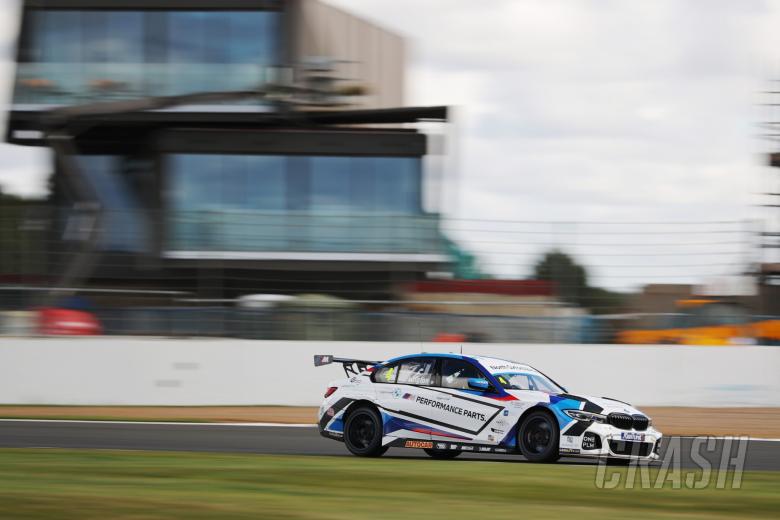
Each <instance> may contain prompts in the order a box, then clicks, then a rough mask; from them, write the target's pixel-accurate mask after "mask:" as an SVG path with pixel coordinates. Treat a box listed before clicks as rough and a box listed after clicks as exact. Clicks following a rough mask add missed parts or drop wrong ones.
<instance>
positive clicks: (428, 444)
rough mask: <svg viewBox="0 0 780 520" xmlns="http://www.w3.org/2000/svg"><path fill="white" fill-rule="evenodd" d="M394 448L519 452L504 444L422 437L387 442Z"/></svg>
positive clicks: (469, 451) (470, 451)
mask: <svg viewBox="0 0 780 520" xmlns="http://www.w3.org/2000/svg"><path fill="white" fill-rule="evenodd" d="M386 446H390V447H392V448H416V449H435V450H457V451H462V452H466V453H513V454H518V453H519V452H518V451H517V450H514V449H512V448H506V447H502V446H492V445H488V444H471V443H464V442H450V441H447V442H442V441H426V440H420V439H395V440H394V441H393V442H391V443H389V444H387V445H386Z"/></svg>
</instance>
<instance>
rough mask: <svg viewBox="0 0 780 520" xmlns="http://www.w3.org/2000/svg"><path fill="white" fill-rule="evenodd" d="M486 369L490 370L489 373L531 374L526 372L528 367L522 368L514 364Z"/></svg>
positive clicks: (489, 366)
mask: <svg viewBox="0 0 780 520" xmlns="http://www.w3.org/2000/svg"><path fill="white" fill-rule="evenodd" d="M488 368H490V371H491V372H498V371H502V372H506V371H509V372H532V371H530V370H528V367H525V366H522V365H515V364H504V365H488Z"/></svg>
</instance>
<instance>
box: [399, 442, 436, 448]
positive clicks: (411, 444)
mask: <svg viewBox="0 0 780 520" xmlns="http://www.w3.org/2000/svg"><path fill="white" fill-rule="evenodd" d="M404 448H433V443H432V442H430V441H406V442H405V443H404Z"/></svg>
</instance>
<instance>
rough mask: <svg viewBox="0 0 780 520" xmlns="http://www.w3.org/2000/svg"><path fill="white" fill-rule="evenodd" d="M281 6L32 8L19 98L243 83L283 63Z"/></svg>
mask: <svg viewBox="0 0 780 520" xmlns="http://www.w3.org/2000/svg"><path fill="white" fill-rule="evenodd" d="M280 23H281V22H280V13H278V12H276V11H203V12H199V11H171V12H166V11H159V10H149V11H124V10H95V11H88V10H84V11H76V10H31V11H28V13H27V16H26V21H25V31H24V34H23V35H22V39H21V50H20V59H19V64H18V69H17V77H16V86H15V91H14V104H16V105H70V104H78V103H86V102H91V101H98V100H116V99H128V98H137V97H145V96H162V95H178V94H187V93H194V92H209V91H221V90H242V89H251V88H256V87H258V86H260V85H262V84H263V83H264V82H265V81H266V79H267V77H268V71H269V67H272V66H277V65H278V64H279V57H278V56H279V41H280V32H279V31H280Z"/></svg>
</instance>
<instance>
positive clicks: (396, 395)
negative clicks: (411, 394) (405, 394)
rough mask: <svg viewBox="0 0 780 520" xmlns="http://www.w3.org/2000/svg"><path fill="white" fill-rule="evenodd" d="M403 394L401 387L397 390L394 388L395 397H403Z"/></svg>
mask: <svg viewBox="0 0 780 520" xmlns="http://www.w3.org/2000/svg"><path fill="white" fill-rule="evenodd" d="M401 394H402V392H401V389H400V388H396V389H395V390H393V397H395V398H396V399H400V398H401Z"/></svg>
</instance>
